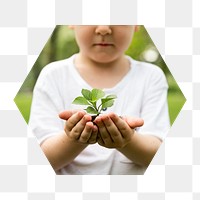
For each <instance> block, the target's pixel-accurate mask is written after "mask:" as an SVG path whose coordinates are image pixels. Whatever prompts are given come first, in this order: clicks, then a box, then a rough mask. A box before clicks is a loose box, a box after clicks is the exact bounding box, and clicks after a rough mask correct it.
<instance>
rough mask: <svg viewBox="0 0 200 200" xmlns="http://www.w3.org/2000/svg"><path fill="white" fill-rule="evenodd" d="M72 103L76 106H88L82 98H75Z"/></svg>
mask: <svg viewBox="0 0 200 200" xmlns="http://www.w3.org/2000/svg"><path fill="white" fill-rule="evenodd" d="M72 103H73V104H78V105H90V104H89V103H88V101H87V99H85V98H84V97H76V98H75V99H74V101H73V102H72Z"/></svg>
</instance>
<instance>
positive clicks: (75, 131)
mask: <svg viewBox="0 0 200 200" xmlns="http://www.w3.org/2000/svg"><path fill="white" fill-rule="evenodd" d="M89 121H91V117H90V116H89V115H84V116H83V118H82V119H81V120H80V121H79V122H78V123H77V124H76V125H75V126H74V127H73V128H72V130H71V132H70V133H69V134H70V135H71V137H74V138H75V139H78V138H79V137H80V135H81V133H82V132H83V130H84V128H85V125H86V123H87V122H89Z"/></svg>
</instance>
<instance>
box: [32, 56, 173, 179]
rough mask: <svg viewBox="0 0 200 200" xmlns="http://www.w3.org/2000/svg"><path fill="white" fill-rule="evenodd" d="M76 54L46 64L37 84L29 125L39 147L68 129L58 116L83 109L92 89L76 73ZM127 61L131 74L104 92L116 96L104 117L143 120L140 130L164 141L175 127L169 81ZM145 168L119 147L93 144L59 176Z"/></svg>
mask: <svg viewBox="0 0 200 200" xmlns="http://www.w3.org/2000/svg"><path fill="white" fill-rule="evenodd" d="M75 56H76V55H73V56H72V57H70V58H68V59H65V60H62V61H57V62H53V63H51V64H49V65H47V66H46V67H45V68H44V69H43V70H42V72H41V73H40V76H39V78H38V81H37V83H36V85H35V88H34V94H33V101H32V108H31V115H30V121H29V125H30V128H31V129H32V131H33V134H34V135H35V136H36V138H37V139H38V141H39V143H40V144H41V143H42V142H43V141H44V140H45V139H47V138H49V137H51V136H54V135H56V134H59V133H60V132H61V131H63V129H64V121H63V120H61V119H60V118H59V117H58V114H59V113H60V112H61V111H64V110H69V109H78V108H80V107H81V108H82V106H80V107H79V106H78V105H74V104H72V101H73V100H74V98H75V97H77V96H80V95H81V90H82V88H87V89H90V90H91V89H92V88H91V86H90V85H89V84H88V83H87V82H86V81H85V80H84V79H83V78H82V77H81V76H80V74H79V73H78V71H77V70H76V68H75V66H74V58H75ZM127 58H128V59H129V61H130V70H129V72H128V73H127V74H126V75H125V76H124V77H123V79H122V80H121V81H120V82H119V83H118V84H117V85H116V86H115V87H113V88H109V89H108V88H105V89H104V91H105V93H106V94H115V95H117V99H116V100H115V103H114V106H113V107H111V108H108V109H107V110H106V111H105V113H106V112H111V111H112V112H115V113H116V114H118V115H120V116H135V117H141V118H143V119H144V125H143V126H142V127H141V128H138V129H137V131H138V132H139V133H141V134H151V135H154V136H157V137H159V138H160V139H163V138H165V136H166V134H167V132H168V130H169V127H170V124H169V115H168V105H167V90H168V85H167V81H166V78H165V76H164V74H163V72H162V71H161V69H160V68H159V67H157V66H154V65H152V64H148V63H144V62H139V61H135V60H133V59H132V58H130V57H128V56H127ZM102 81H103V77H102ZM144 170H145V169H144V168H142V167H140V166H137V165H135V164H134V163H133V162H132V161H130V160H129V159H128V158H126V157H125V156H124V155H123V154H121V153H120V152H118V151H117V150H116V149H107V148H104V147H102V146H99V145H98V144H92V145H89V146H88V147H87V148H86V149H84V150H83V151H82V152H81V153H80V154H79V155H78V156H77V157H76V158H75V159H74V161H73V162H72V163H70V164H69V165H67V166H66V167H64V168H62V169H61V170H59V171H58V172H57V173H58V174H124V175H125V174H143V173H144Z"/></svg>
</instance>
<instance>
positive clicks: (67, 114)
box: [58, 110, 81, 120]
mask: <svg viewBox="0 0 200 200" xmlns="http://www.w3.org/2000/svg"><path fill="white" fill-rule="evenodd" d="M79 111H81V110H65V111H62V112H61V113H59V115H58V116H59V117H60V118H61V119H64V120H68V119H69V118H70V117H71V116H72V115H73V114H75V113H77V112H79Z"/></svg>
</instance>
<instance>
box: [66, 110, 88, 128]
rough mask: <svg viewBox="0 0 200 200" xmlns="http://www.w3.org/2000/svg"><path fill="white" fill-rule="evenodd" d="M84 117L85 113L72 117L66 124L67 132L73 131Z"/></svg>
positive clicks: (78, 113)
mask: <svg viewBox="0 0 200 200" xmlns="http://www.w3.org/2000/svg"><path fill="white" fill-rule="evenodd" d="M84 115H85V113H84V112H82V111H80V112H77V113H75V114H74V115H72V116H71V117H70V118H69V120H67V122H66V130H67V131H71V130H72V129H73V128H74V126H75V125H76V124H77V123H78V122H79V121H80V120H81V119H82V118H83V116H84Z"/></svg>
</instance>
